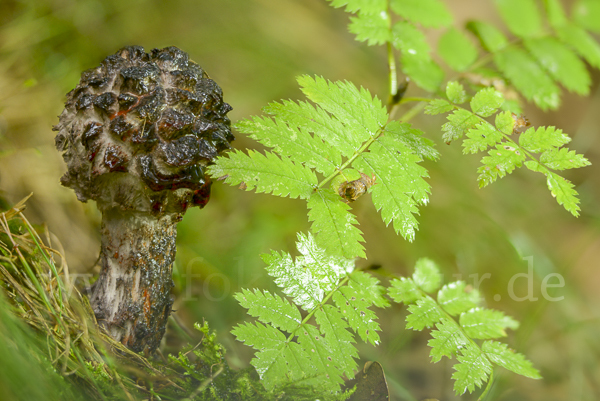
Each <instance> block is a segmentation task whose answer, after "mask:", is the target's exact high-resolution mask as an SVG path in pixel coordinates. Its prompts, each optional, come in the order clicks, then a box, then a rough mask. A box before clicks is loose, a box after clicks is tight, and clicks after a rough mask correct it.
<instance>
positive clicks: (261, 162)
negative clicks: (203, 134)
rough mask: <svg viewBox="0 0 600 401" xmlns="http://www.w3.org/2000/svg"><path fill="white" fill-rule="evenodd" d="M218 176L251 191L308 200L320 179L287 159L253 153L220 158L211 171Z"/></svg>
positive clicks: (231, 153) (239, 153)
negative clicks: (241, 184) (242, 185)
mask: <svg viewBox="0 0 600 401" xmlns="http://www.w3.org/2000/svg"><path fill="white" fill-rule="evenodd" d="M208 172H209V174H211V175H212V176H215V177H222V176H227V178H226V179H225V182H226V183H228V184H231V185H237V184H240V183H241V182H244V183H246V189H247V190H248V191H250V190H252V189H254V188H256V192H258V193H262V192H264V193H272V194H273V195H277V196H284V197H285V196H289V197H290V198H302V199H306V198H308V197H310V196H311V194H312V193H313V192H314V189H315V188H316V186H317V184H318V181H317V176H316V175H315V174H314V173H313V172H312V171H311V170H310V169H309V168H308V167H305V166H303V165H301V164H297V163H294V162H293V161H291V160H290V159H289V158H287V157H283V158H279V157H277V156H276V155H275V154H274V153H270V152H266V153H265V155H262V154H261V153H259V152H255V151H252V150H249V151H248V155H246V154H244V153H243V152H241V151H239V150H235V151H233V152H229V153H228V154H227V157H220V158H218V159H217V161H216V162H215V164H214V165H212V166H210V167H209V169H208Z"/></svg>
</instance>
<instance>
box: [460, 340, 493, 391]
mask: <svg viewBox="0 0 600 401" xmlns="http://www.w3.org/2000/svg"><path fill="white" fill-rule="evenodd" d="M456 359H458V361H459V363H457V364H456V365H454V369H455V370H456V372H454V373H453V374H452V378H453V379H454V380H455V381H454V392H455V393H456V395H461V394H464V393H465V392H466V391H467V390H469V393H472V392H473V391H475V388H476V387H481V385H482V384H483V383H484V382H485V381H487V379H488V376H489V374H490V373H492V364H491V363H490V361H489V360H488V359H487V358H486V356H485V354H483V353H482V352H481V350H480V349H479V347H477V346H475V345H473V344H470V345H469V346H467V347H465V348H463V349H461V351H460V354H459V355H457V357H456Z"/></svg>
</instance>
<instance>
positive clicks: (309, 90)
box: [298, 75, 388, 142]
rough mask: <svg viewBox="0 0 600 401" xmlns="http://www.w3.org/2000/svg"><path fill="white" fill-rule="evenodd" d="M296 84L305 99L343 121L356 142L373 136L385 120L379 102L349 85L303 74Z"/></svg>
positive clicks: (386, 118) (366, 92)
mask: <svg viewBox="0 0 600 401" xmlns="http://www.w3.org/2000/svg"><path fill="white" fill-rule="evenodd" d="M298 83H299V84H300V87H301V89H302V92H304V94H305V95H306V97H308V98H309V99H310V100H311V101H313V102H315V103H317V104H318V105H319V106H321V107H322V108H323V109H324V110H326V111H327V112H329V113H331V114H333V115H334V116H335V117H336V118H337V119H338V120H340V121H343V122H344V125H345V126H346V127H347V129H350V130H352V131H353V135H355V136H356V137H357V139H358V140H359V141H360V142H365V141H366V140H367V139H369V138H370V137H372V136H375V135H376V134H377V133H378V132H379V130H380V129H381V128H383V127H384V126H385V124H386V122H387V120H388V114H387V110H386V108H385V107H384V106H382V104H381V101H380V100H379V99H377V97H375V98H373V97H371V94H370V93H369V91H367V90H366V89H364V88H361V89H358V88H357V87H356V86H354V85H353V84H352V83H350V82H347V81H344V82H339V81H338V82H331V81H327V80H325V79H324V78H321V77H315V78H313V77H310V76H308V75H303V76H300V77H298Z"/></svg>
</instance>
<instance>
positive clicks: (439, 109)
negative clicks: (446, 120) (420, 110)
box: [425, 99, 454, 116]
mask: <svg viewBox="0 0 600 401" xmlns="http://www.w3.org/2000/svg"><path fill="white" fill-rule="evenodd" d="M451 110H454V106H453V105H452V104H450V103H449V102H448V101H447V100H444V99H433V100H432V101H431V102H429V103H427V106H425V114H430V115H432V116H434V115H436V114H442V113H447V112H449V111H451Z"/></svg>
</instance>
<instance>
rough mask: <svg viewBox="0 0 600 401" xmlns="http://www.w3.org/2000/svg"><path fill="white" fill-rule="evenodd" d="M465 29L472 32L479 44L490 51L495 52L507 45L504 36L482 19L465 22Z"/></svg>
mask: <svg viewBox="0 0 600 401" xmlns="http://www.w3.org/2000/svg"><path fill="white" fill-rule="evenodd" d="M467 29H468V30H470V31H471V32H473V34H474V35H475V36H477V38H479V41H480V42H481V45H482V46H483V47H484V48H485V49H486V50H488V51H489V52H491V53H496V52H498V51H500V50H502V49H504V48H505V47H506V46H507V45H508V39H506V36H504V35H503V34H502V32H500V30H498V28H496V27H495V26H493V25H490V24H488V23H487V22H482V21H470V22H469V23H467Z"/></svg>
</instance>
